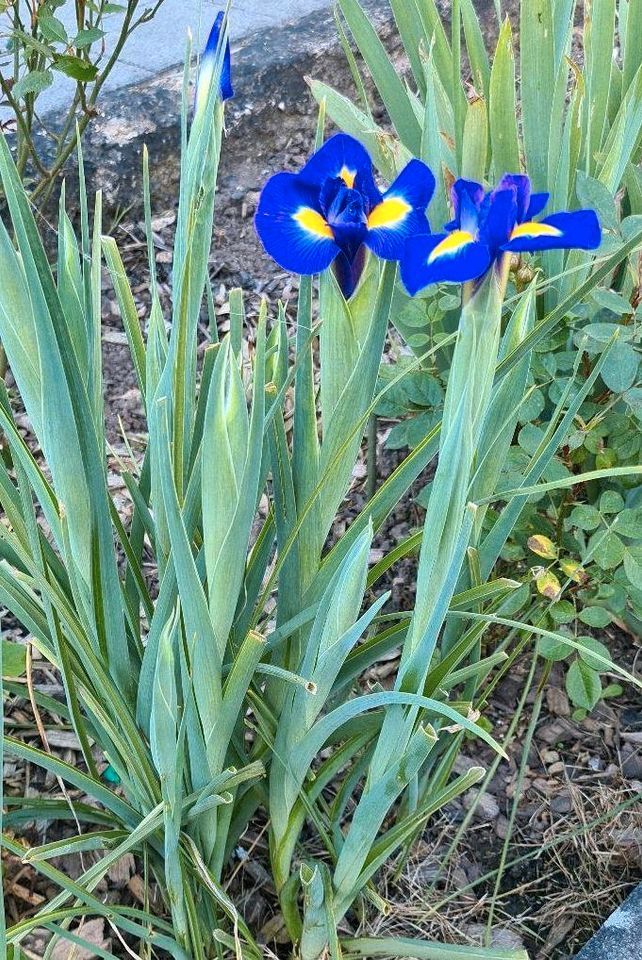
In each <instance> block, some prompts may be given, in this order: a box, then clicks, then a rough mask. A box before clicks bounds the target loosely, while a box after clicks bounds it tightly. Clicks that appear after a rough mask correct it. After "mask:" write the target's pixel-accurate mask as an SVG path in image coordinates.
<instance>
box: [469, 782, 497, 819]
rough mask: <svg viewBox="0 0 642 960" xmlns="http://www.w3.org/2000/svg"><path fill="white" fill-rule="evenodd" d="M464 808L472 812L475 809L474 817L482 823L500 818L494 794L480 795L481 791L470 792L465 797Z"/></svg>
mask: <svg viewBox="0 0 642 960" xmlns="http://www.w3.org/2000/svg"><path fill="white" fill-rule="evenodd" d="M463 802H464V807H465V808H466V810H471V809H472V808H473V807H475V813H474V816H475V818H476V819H477V820H481V821H482V823H487V822H488V821H489V820H495V819H496V818H497V817H498V816H499V804H498V803H497V800H496V799H495V797H494V796H493V795H492V793H480V792H479V790H468V791H467V793H465V794H464V797H463Z"/></svg>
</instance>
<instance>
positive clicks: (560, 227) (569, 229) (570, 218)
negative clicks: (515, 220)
mask: <svg viewBox="0 0 642 960" xmlns="http://www.w3.org/2000/svg"><path fill="white" fill-rule="evenodd" d="M601 239H602V231H601V229H600V223H599V220H598V219H597V215H596V213H595V211H594V210H575V211H573V212H572V213H553V214H551V216H550V217H546V218H545V219H544V220H541V221H540V222H539V223H536V222H535V221H527V222H525V223H520V224H518V225H517V226H516V227H515V228H514V230H513V231H512V233H511V235H510V239H509V240H508V242H507V243H505V244H504V245H503V247H502V249H503V250H508V251H512V252H514V253H520V252H528V251H536V250H569V249H578V250H595V249H596V248H597V247H599V245H600V242H601Z"/></svg>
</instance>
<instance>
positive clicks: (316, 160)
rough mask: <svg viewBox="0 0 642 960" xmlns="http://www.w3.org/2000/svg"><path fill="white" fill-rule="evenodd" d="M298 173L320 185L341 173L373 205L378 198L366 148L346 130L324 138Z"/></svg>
mask: <svg viewBox="0 0 642 960" xmlns="http://www.w3.org/2000/svg"><path fill="white" fill-rule="evenodd" d="M300 176H301V177H302V178H303V179H304V180H306V181H307V182H308V183H309V184H313V185H316V186H317V187H319V188H320V187H321V186H322V185H323V183H324V182H325V181H326V180H327V179H328V178H335V177H340V178H341V179H342V180H343V182H344V183H345V185H346V187H350V188H352V187H355V188H356V189H358V190H359V192H360V193H363V194H365V195H366V196H367V197H368V200H369V202H370V204H371V205H372V206H374V204H375V203H378V202H379V200H380V199H381V193H380V192H379V190H378V189H377V185H376V184H375V182H374V177H373V176H372V160H371V159H370V156H369V154H368V151H367V150H366V148H365V147H364V146H363V145H362V144H361V143H359V141H358V140H355V138H354V137H350V136H348V134H347V133H336V134H335V135H334V136H333V137H330V139H329V140H326V142H325V143H324V144H323V146H322V147H320V148H319V150H317V152H316V153H313V154H312V156H311V157H310V159H309V160H308V162H307V163H306V165H305V166H304V167H303V169H302V170H301V173H300Z"/></svg>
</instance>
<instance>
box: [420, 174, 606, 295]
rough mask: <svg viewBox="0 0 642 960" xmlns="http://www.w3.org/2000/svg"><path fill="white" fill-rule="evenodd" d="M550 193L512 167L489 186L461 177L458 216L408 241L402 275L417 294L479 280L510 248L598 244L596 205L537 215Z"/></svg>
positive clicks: (455, 200)
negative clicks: (437, 285)
mask: <svg viewBox="0 0 642 960" xmlns="http://www.w3.org/2000/svg"><path fill="white" fill-rule="evenodd" d="M548 198H549V194H548V193H532V192H531V182H530V179H529V178H528V177H527V176H526V175H524V174H516V173H507V174H505V175H504V176H503V177H502V179H501V180H500V181H499V184H498V185H497V187H496V188H495V189H494V190H492V191H489V192H485V191H484V188H483V187H482V185H481V184H480V183H475V182H474V181H472V180H457V181H455V183H454V185H453V188H452V202H453V210H454V218H453V220H451V222H450V223H447V224H446V226H445V229H446V230H447V231H448V232H447V233H441V234H432V235H424V236H421V237H414V238H413V239H412V240H411V241H409V242H408V243H407V244H406V247H405V251H404V256H403V258H402V260H401V278H402V280H403V283H404V286H405V287H406V290H407V291H408V293H409V294H410V295H411V296H414V294H415V293H417V292H418V291H419V290H422V289H423V288H424V287H426V286H428V284H430V283H444V282H446V283H448V282H450V283H463V282H466V281H468V280H476V279H477V278H479V277H481V276H482V275H483V274H485V273H486V272H487V271H488V270H489V269H490V267H491V266H492V265H493V264H498V266H501V265H502V263H503V261H504V254H506V253H522V252H535V251H537V250H567V249H572V248H575V249H579V250H595V249H596V248H597V247H599V245H600V242H601V239H602V232H601V229H600V224H599V221H598V218H597V215H596V213H595V211H594V210H574V211H573V212H572V213H554V214H551V215H550V216H548V217H545V218H544V219H543V220H535V219H534V218H535V217H536V216H537V215H538V214H539V213H541V211H542V210H543V209H544V207H545V206H546V204H547V202H548Z"/></svg>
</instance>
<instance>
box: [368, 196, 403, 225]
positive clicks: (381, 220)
mask: <svg viewBox="0 0 642 960" xmlns="http://www.w3.org/2000/svg"><path fill="white" fill-rule="evenodd" d="M411 210H412V207H411V206H410V204H409V203H407V202H406V201H405V200H404V199H403V197H388V198H387V200H382V201H381V203H378V204H377V206H376V207H374V208H373V209H372V210H371V211H370V214H369V216H368V227H369V229H370V230H375V229H376V228H377V227H397V226H399V224H400V223H402V222H403V221H404V220H405V219H406V217H407V216H408V214H409V213H410V211H411Z"/></svg>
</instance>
